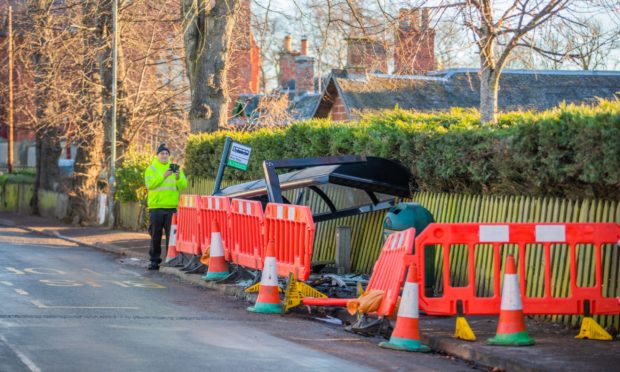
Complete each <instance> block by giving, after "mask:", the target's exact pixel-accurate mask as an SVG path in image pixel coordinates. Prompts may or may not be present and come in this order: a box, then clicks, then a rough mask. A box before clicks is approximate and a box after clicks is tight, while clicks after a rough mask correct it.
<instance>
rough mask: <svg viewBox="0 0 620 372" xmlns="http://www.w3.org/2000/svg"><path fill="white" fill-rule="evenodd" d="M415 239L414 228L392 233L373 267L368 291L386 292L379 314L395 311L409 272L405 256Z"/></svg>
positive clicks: (389, 313)
mask: <svg viewBox="0 0 620 372" xmlns="http://www.w3.org/2000/svg"><path fill="white" fill-rule="evenodd" d="M414 239H415V229H414V228H409V229H407V230H404V231H399V232H396V233H393V234H391V235H390V236H389V237H388V239H387V240H386V241H385V244H384V245H383V249H382V250H381V254H380V255H379V259H377V262H376V263H375V266H374V267H373V269H372V276H371V277H370V281H369V282H368V287H367V288H366V291H372V290H382V291H383V292H384V293H383V300H382V301H381V307H379V310H377V315H379V316H383V315H391V314H392V312H393V311H394V307H395V306H396V302H397V301H398V296H399V295H400V289H401V288H402V286H403V283H404V282H405V273H406V272H407V265H406V264H405V260H404V257H405V255H409V254H411V251H412V250H413V244H414Z"/></svg>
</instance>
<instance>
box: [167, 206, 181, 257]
mask: <svg viewBox="0 0 620 372" xmlns="http://www.w3.org/2000/svg"><path fill="white" fill-rule="evenodd" d="M178 255H179V252H178V251H177V215H176V213H175V214H173V215H172V223H171V224H170V241H168V252H167V254H166V263H169V262H170V261H172V260H174V259H175V258H177V256H178Z"/></svg>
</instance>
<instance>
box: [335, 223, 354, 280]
mask: <svg viewBox="0 0 620 372" xmlns="http://www.w3.org/2000/svg"><path fill="white" fill-rule="evenodd" d="M336 268H337V270H338V274H339V275H342V274H346V273H349V272H351V227H350V226H337V227H336Z"/></svg>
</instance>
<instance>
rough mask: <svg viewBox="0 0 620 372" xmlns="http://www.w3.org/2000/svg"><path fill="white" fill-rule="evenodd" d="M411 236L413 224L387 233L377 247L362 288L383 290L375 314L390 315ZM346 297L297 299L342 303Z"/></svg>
mask: <svg viewBox="0 0 620 372" xmlns="http://www.w3.org/2000/svg"><path fill="white" fill-rule="evenodd" d="M414 239H415V229H414V228H413V227H412V228H409V229H407V230H404V231H400V232H395V233H393V234H391V235H390V236H389V237H388V239H387V240H386V241H385V244H384V245H383V248H382V249H381V254H379V258H378V259H377V262H376V263H375V266H374V267H373V269H372V276H371V277H370V281H369V282H368V287H367V288H366V291H372V290H381V291H383V299H382V300H381V306H380V307H379V309H378V310H377V315H379V316H385V315H391V314H392V312H393V311H394V308H395V307H396V303H397V301H398V296H399V295H400V289H401V287H402V286H403V283H404V281H405V272H406V271H407V262H406V260H405V257H406V256H408V255H409V257H410V258H411V256H410V255H411V251H412V250H413V244H414ZM409 261H411V259H409ZM349 300H352V299H350V298H345V299H343V298H310V297H306V298H302V299H301V303H302V304H304V305H309V306H346V305H347V302H348V301H349Z"/></svg>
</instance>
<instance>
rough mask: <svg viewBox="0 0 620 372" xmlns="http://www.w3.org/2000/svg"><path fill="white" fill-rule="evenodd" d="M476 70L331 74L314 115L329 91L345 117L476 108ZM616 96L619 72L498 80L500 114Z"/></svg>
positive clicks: (518, 73)
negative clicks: (393, 111) (386, 111)
mask: <svg viewBox="0 0 620 372" xmlns="http://www.w3.org/2000/svg"><path fill="white" fill-rule="evenodd" d="M477 73H478V70H477V69H451V70H445V71H436V72H433V73H430V74H429V75H425V76H418V75H388V74H349V73H347V72H346V71H342V70H334V71H333V72H332V75H331V79H330V83H329V84H327V86H326V88H325V90H324V91H323V94H322V97H323V99H322V100H321V102H320V104H319V105H318V107H317V109H316V110H315V114H316V115H315V116H318V117H323V116H324V115H325V113H326V112H328V111H329V105H330V104H332V103H333V102H332V103H330V99H326V98H325V95H326V94H327V95H330V94H331V95H333V94H334V92H337V94H338V95H339V96H340V97H341V98H342V100H343V102H344V105H345V108H346V110H347V112H348V113H350V114H352V115H355V114H356V113H358V112H364V111H374V110H382V109H393V108H394V107H395V106H398V107H400V108H404V109H415V110H420V111H442V110H447V109H449V108H451V107H478V106H479V103H480V97H479V89H480V80H479V78H478V74H477ZM619 95H620V71H545V70H505V71H504V72H503V73H502V75H501V77H500V92H499V101H498V105H499V109H500V110H502V111H511V110H516V109H534V110H544V109H548V108H551V107H554V106H557V105H558V104H559V103H560V102H567V103H581V102H593V101H595V100H596V98H597V97H599V98H612V97H617V96H619Z"/></svg>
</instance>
